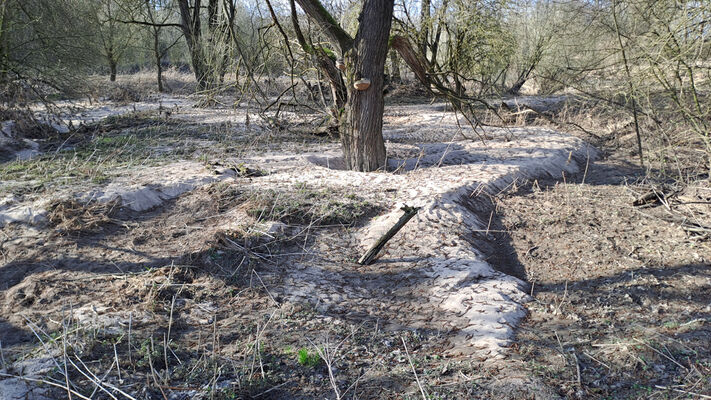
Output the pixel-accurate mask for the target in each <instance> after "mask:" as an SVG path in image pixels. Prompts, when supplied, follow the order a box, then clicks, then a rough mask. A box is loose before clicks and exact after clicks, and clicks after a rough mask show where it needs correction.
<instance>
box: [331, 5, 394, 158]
mask: <svg viewBox="0 0 711 400" xmlns="http://www.w3.org/2000/svg"><path fill="white" fill-rule="evenodd" d="M393 5H394V1H393V0H366V1H365V3H364V4H363V10H362V11H361V14H360V17H359V18H358V20H359V21H360V25H359V27H358V34H357V35H356V38H355V41H354V43H353V48H352V49H351V50H350V51H349V52H348V53H347V54H346V68H347V71H346V73H347V79H346V82H347V86H346V87H347V89H348V101H347V102H346V108H345V113H344V116H343V119H342V120H341V143H342V145H343V157H344V159H345V161H346V166H347V167H348V169H352V170H356V171H364V172H365V171H375V170H378V169H381V168H384V167H385V143H384V141H383V110H384V108H385V102H384V100H383V83H384V82H383V81H384V71H385V60H386V59H387V55H388V39H389V37H390V25H391V23H392V15H393ZM361 79H368V80H370V86H369V87H368V88H367V89H365V90H357V89H355V88H354V87H353V85H354V84H355V82H356V81H358V80H361Z"/></svg>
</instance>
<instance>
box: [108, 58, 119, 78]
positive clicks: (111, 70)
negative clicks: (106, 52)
mask: <svg viewBox="0 0 711 400" xmlns="http://www.w3.org/2000/svg"><path fill="white" fill-rule="evenodd" d="M117 69H118V68H117V66H116V60H114V59H112V58H109V80H110V81H111V82H116V70H117Z"/></svg>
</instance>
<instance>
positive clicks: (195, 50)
mask: <svg viewBox="0 0 711 400" xmlns="http://www.w3.org/2000/svg"><path fill="white" fill-rule="evenodd" d="M200 7H201V0H194V2H193V3H192V4H191V3H190V1H189V0H178V9H179V10H180V20H181V24H180V28H181V30H182V31H183V36H184V37H185V42H186V43H187V45H188V51H189V53H190V62H191V64H192V67H193V73H194V74H195V79H196V80H197V82H198V87H199V88H200V89H201V90H205V89H207V88H208V87H209V86H210V85H209V77H208V76H207V73H206V72H207V71H206V68H205V54H204V51H203V44H202V27H201V23H200Z"/></svg>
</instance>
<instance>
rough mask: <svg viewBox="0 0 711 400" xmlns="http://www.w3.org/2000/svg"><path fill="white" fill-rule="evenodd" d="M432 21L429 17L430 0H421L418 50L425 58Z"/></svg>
mask: <svg viewBox="0 0 711 400" xmlns="http://www.w3.org/2000/svg"><path fill="white" fill-rule="evenodd" d="M431 23H432V21H431V17H430V0H422V5H421V8H420V24H422V27H421V30H420V51H421V52H422V55H423V56H425V58H427V48H428V47H429V46H428V41H429V37H430V24H431Z"/></svg>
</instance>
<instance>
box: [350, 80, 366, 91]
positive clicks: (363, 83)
mask: <svg viewBox="0 0 711 400" xmlns="http://www.w3.org/2000/svg"><path fill="white" fill-rule="evenodd" d="M353 87H354V88H356V89H357V90H365V89H367V88H369V87H370V79H366V78H363V79H358V80H357V81H355V82H354V83H353Z"/></svg>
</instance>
